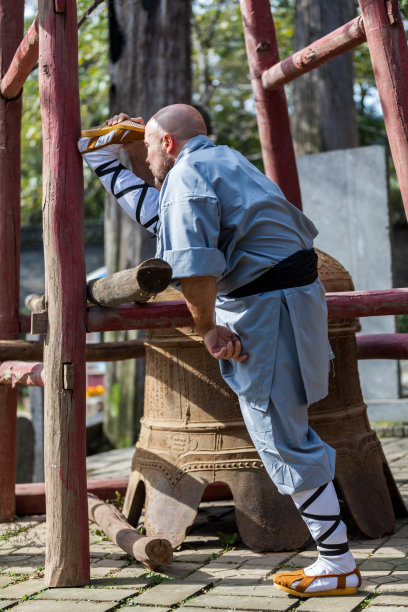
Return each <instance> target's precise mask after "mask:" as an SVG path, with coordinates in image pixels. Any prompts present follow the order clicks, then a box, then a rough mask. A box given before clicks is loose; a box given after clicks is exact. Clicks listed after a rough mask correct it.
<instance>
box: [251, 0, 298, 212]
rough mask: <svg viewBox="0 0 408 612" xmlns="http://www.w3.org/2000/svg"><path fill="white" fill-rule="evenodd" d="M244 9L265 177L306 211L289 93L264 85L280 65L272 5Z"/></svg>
mask: <svg viewBox="0 0 408 612" xmlns="http://www.w3.org/2000/svg"><path fill="white" fill-rule="evenodd" d="M240 5H241V14H242V23H243V26H244V35H245V44H246V49H247V54H248V63H249V71H250V75H251V82H252V88H253V90H254V94H255V102H256V118H257V122H258V130H259V138H260V141H261V148H262V158H263V162H264V167H265V174H266V175H267V176H268V177H269V178H271V179H272V180H273V181H275V182H276V183H277V184H278V185H279V187H280V188H281V189H282V191H283V193H284V194H285V196H286V197H287V199H288V200H289V201H290V202H291V203H292V204H294V205H295V206H297V207H298V208H302V200H301V195H300V186H299V178H298V172H297V167H296V158H295V150H294V148H293V141H292V136H291V132H290V124H289V113H288V107H287V103H286V96H285V91H284V89H283V87H281V88H280V89H278V90H276V91H266V90H265V89H264V87H263V85H262V73H263V72H264V71H265V70H267V69H268V68H270V67H271V66H273V65H274V64H276V63H277V62H279V51H278V45H277V41H276V34H275V26H274V23H273V18H272V14H271V9H270V3H269V0H240Z"/></svg>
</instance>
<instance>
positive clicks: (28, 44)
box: [1, 19, 38, 99]
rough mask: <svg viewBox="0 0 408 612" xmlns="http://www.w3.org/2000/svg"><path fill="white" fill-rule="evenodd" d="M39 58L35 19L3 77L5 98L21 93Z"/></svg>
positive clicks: (3, 94) (2, 89)
mask: <svg viewBox="0 0 408 612" xmlns="http://www.w3.org/2000/svg"><path fill="white" fill-rule="evenodd" d="M37 60H38V20H37V19H35V21H33V23H32V24H31V26H30V27H29V29H28V31H27V34H26V35H25V36H24V38H23V40H22V41H21V43H20V45H19V47H18V49H17V51H16V53H15V56H14V57H13V61H12V62H11V64H10V67H9V69H8V70H7V74H5V75H4V78H2V79H1V94H2V96H3V97H4V98H7V99H10V98H14V97H15V96H17V95H18V94H19V92H20V91H21V89H22V87H23V85H24V83H25V82H26V79H27V77H28V75H29V74H30V72H31V71H32V69H33V68H34V66H35V65H36V63H37Z"/></svg>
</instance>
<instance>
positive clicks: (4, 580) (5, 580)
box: [0, 576, 13, 592]
mask: <svg viewBox="0 0 408 612" xmlns="http://www.w3.org/2000/svg"><path fill="white" fill-rule="evenodd" d="M10 582H13V579H12V578H10V576H0V588H3V587H5V586H6V585H7V584H10ZM0 592H1V591H0Z"/></svg>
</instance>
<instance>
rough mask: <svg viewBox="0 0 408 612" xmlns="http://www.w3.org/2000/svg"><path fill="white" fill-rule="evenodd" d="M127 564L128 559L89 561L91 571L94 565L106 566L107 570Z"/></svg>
mask: <svg viewBox="0 0 408 612" xmlns="http://www.w3.org/2000/svg"><path fill="white" fill-rule="evenodd" d="M128 565H129V561H128V560H127V559H106V558H105V557H104V558H103V559H99V560H98V561H94V562H92V563H91V572H92V571H93V568H95V567H106V568H108V570H111V571H112V570H115V569H118V568H122V567H126V566H128Z"/></svg>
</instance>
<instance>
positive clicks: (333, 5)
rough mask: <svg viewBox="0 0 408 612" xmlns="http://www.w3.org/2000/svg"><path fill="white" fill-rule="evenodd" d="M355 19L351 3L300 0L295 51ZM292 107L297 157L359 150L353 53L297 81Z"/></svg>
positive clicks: (298, 3) (342, 56) (344, 1)
mask: <svg viewBox="0 0 408 612" xmlns="http://www.w3.org/2000/svg"><path fill="white" fill-rule="evenodd" d="M353 17H355V10H354V2H353V0H333V1H332V2H327V0H297V2H296V15H295V35H294V48H295V51H297V50H298V49H301V48H303V47H306V46H307V45H308V44H310V43H311V42H313V41H314V40H316V39H317V38H320V37H322V36H324V35H325V34H328V33H329V32H331V31H332V30H335V29H336V28H338V27H339V26H341V25H343V24H345V23H346V22H347V21H350V19H352V18H353ZM293 105H294V113H293V119H292V132H293V138H294V141H295V149H296V153H297V154H298V155H306V154H308V153H317V152H319V151H329V150H332V149H344V148H348V147H355V146H357V145H358V135H357V123H356V117H355V110H354V100H353V66H352V55H351V53H350V52H348V53H345V54H344V55H341V56H340V57H338V58H336V59H334V60H332V61H330V62H329V63H328V64H325V65H324V66H321V67H320V68H317V69H316V70H313V71H312V72H310V73H308V74H306V75H304V76H302V77H300V78H299V79H297V80H296V81H295V82H294V86H293Z"/></svg>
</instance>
